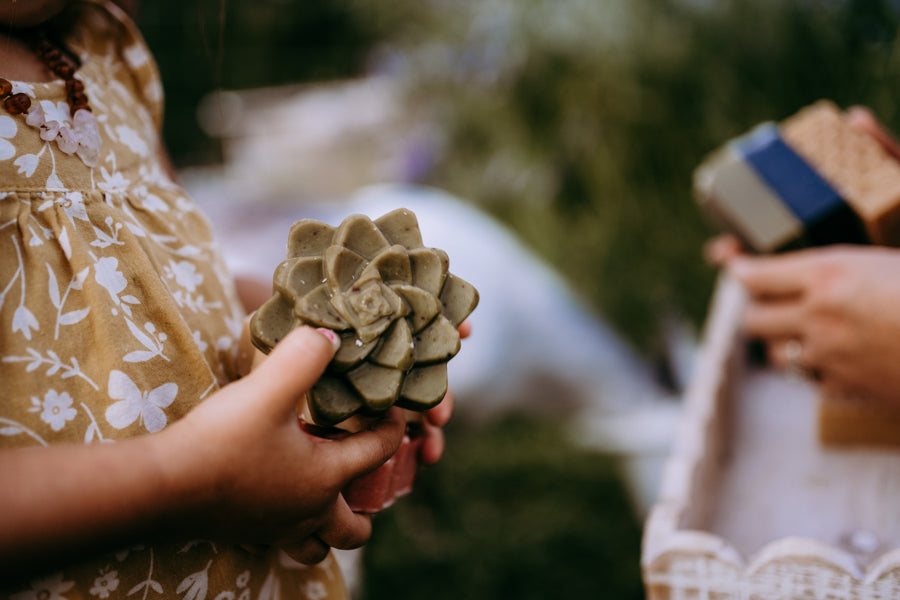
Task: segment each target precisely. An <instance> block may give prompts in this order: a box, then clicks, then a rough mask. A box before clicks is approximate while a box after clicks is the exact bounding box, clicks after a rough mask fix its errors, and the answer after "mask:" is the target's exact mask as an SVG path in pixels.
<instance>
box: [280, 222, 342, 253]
mask: <svg viewBox="0 0 900 600" xmlns="http://www.w3.org/2000/svg"><path fill="white" fill-rule="evenodd" d="M332 238H334V227H332V226H331V225H327V224H325V223H322V222H320V221H316V220H314V219H302V220H300V221H297V222H296V223H294V224H293V225H292V226H291V230H290V233H288V251H287V256H288V258H293V257H295V256H321V255H322V254H323V253H324V252H325V249H326V248H328V246H330V245H331V240H332Z"/></svg>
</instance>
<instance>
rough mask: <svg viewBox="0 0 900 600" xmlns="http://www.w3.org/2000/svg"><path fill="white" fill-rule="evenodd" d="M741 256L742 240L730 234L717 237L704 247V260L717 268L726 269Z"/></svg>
mask: <svg viewBox="0 0 900 600" xmlns="http://www.w3.org/2000/svg"><path fill="white" fill-rule="evenodd" d="M741 254H743V248H742V246H741V242H740V240H738V239H737V238H736V237H735V236H733V235H731V234H729V233H725V234H722V235H717V236H716V237H714V238H712V239H711V240H709V241H708V242H706V244H704V246H703V258H704V259H705V260H706V262H707V263H709V264H711V265H713V266H715V267H724V266H726V265H727V264H728V263H729V262H730V261H731V260H733V259H735V258H737V257H738V256H740V255H741Z"/></svg>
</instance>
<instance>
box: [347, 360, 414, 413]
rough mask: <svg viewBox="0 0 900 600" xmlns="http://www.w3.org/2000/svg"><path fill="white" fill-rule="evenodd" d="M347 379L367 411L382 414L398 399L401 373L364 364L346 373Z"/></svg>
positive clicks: (401, 379) (401, 381)
mask: <svg viewBox="0 0 900 600" xmlns="http://www.w3.org/2000/svg"><path fill="white" fill-rule="evenodd" d="M347 379H348V380H349V381H350V385H352V386H353V387H354V389H355V390H356V392H357V393H358V394H359V395H360V397H362V399H363V404H364V405H365V406H366V408H367V409H368V410H370V411H372V412H383V411H385V410H387V409H389V408H390V407H391V406H393V405H394V403H395V402H396V401H397V398H399V397H400V385H401V384H402V383H403V372H402V371H398V370H397V369H390V368H388V367H382V366H379V365H376V364H373V363H369V362H365V363H363V364H361V365H360V366H359V367H357V368H355V369H353V370H352V371H350V372H348V373H347Z"/></svg>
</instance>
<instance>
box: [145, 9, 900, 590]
mask: <svg viewBox="0 0 900 600" xmlns="http://www.w3.org/2000/svg"><path fill="white" fill-rule="evenodd" d="M898 24H900V2H898V1H896V0H719V1H714V0H392V1H391V2H384V1H378V0H318V1H317V2H293V1H290V0H253V1H252V2H251V1H247V0H231V1H228V2H226V1H225V0H189V1H188V2H184V1H183V0H153V1H152V2H151V1H145V2H143V3H142V5H141V7H140V12H139V25H140V26H141V28H142V30H143V32H144V34H145V36H146V38H147V41H148V43H149V44H150V46H151V48H152V49H153V51H154V52H155V55H156V57H157V60H158V62H159V66H160V70H161V74H162V76H163V81H164V85H165V89H166V95H167V99H168V105H167V115H166V122H165V136H166V139H167V142H168V145H169V148H170V152H171V154H172V158H173V160H174V162H175V164H176V167H177V168H178V169H179V170H180V171H181V173H182V174H183V176H184V179H185V182H186V184H187V185H188V187H189V188H191V189H192V191H194V193H195V195H196V196H197V198H198V200H199V201H200V202H201V203H202V204H203V205H204V207H205V208H207V210H208V211H209V212H210V214H211V216H212V218H213V221H214V223H215V224H216V226H217V227H219V228H220V230H221V233H222V237H223V241H224V243H225V245H226V247H227V248H229V249H230V251H231V252H232V256H233V260H234V264H235V268H236V270H241V269H248V270H251V271H252V270H253V265H247V264H242V263H241V262H240V260H241V257H242V256H243V258H244V259H245V262H246V259H247V256H248V252H249V251H248V248H250V249H253V250H255V249H259V252H260V256H261V257H264V258H261V259H260V260H257V261H256V263H255V268H256V269H257V270H258V271H260V272H263V273H268V274H270V273H271V268H273V267H274V264H277V261H278V260H279V257H278V253H279V252H283V243H282V242H281V241H280V237H279V236H282V235H284V236H286V231H287V227H288V226H289V225H290V223H291V222H293V220H294V219H296V218H301V217H304V216H312V217H314V218H319V217H322V219H323V220H328V219H330V220H331V221H332V222H336V221H339V220H340V218H342V217H343V216H344V215H345V214H349V212H359V211H365V210H368V209H369V208H367V207H371V209H372V210H375V207H379V208H380V207H382V206H389V205H390V204H392V203H394V202H400V201H403V202H409V203H411V204H412V205H415V206H410V207H411V208H413V209H414V210H415V211H416V212H417V214H419V215H420V221H422V225H423V234H425V235H424V237H425V241H426V243H428V244H429V245H435V246H438V247H444V248H445V249H446V250H448V252H449V253H450V256H451V270H452V271H453V272H454V273H456V274H458V275H460V276H462V277H463V278H465V279H469V280H470V281H472V282H473V283H475V284H476V286H477V287H479V289H481V291H482V302H483V304H482V307H480V308H479V309H478V310H477V311H476V313H475V315H473V323H474V325H475V332H474V334H473V337H472V338H471V339H470V340H467V341H466V342H465V343H464V347H463V351H462V352H461V354H460V356H459V357H458V358H456V359H454V363H455V362H456V361H461V364H462V366H461V367H460V372H459V376H458V379H453V380H452V381H451V384H452V385H454V386H456V387H457V396H458V404H459V407H460V410H459V411H458V412H459V418H457V419H456V420H454V422H453V423H452V424H451V426H450V427H448V431H447V433H448V437H449V438H450V439H449V447H448V452H447V455H446V458H445V460H444V461H442V462H441V463H440V464H439V465H438V466H436V467H433V468H430V469H428V470H426V471H424V472H423V473H422V474H421V477H420V479H419V483H418V486H417V488H416V490H415V491H414V493H413V494H412V495H411V496H410V497H408V498H405V499H403V500H402V501H401V502H399V503H398V504H397V505H396V506H395V507H393V508H392V509H391V510H389V511H387V512H386V513H384V514H382V515H379V517H378V518H377V519H376V520H375V534H374V536H373V540H372V542H371V543H370V544H369V545H368V546H367V548H366V550H365V552H364V553H363V555H362V557H361V558H359V560H360V561H361V564H360V565H359V568H360V572H359V573H358V574H356V575H354V582H355V583H354V585H355V594H356V596H357V597H358V598H360V599H372V598H386V597H392V598H407V597H408V598H422V597H430V598H433V599H435V600H436V599H440V598H459V597H464V598H499V597H503V598H505V597H511V598H512V597H515V598H547V597H559V596H569V597H596V598H640V597H642V596H643V590H642V586H641V582H640V570H639V563H638V559H639V552H640V530H641V521H642V519H643V516H644V514H645V512H646V509H647V507H648V504H649V503H650V502H652V493H653V477H654V476H655V474H656V473H658V466H659V462H660V461H661V459H662V457H664V455H665V449H666V446H667V443H668V439H669V437H670V436H671V433H672V431H673V428H674V419H675V418H677V407H678V394H679V392H680V391H681V389H682V388H683V386H684V384H685V382H686V379H687V378H688V377H689V374H690V357H691V353H692V350H693V347H694V346H693V345H694V343H695V340H696V338H697V336H698V335H699V333H698V332H699V331H700V329H701V327H702V323H703V319H704V316H705V314H706V310H707V308H708V304H709V301H710V294H711V291H712V289H713V285H714V281H715V273H714V271H713V270H712V269H710V268H709V267H707V266H706V265H705V264H704V263H703V260H702V257H701V247H702V244H703V242H704V240H705V239H707V238H708V237H709V236H710V235H711V234H712V229H711V228H710V227H709V226H708V224H707V223H706V222H705V221H704V220H703V218H702V217H701V215H700V214H699V213H698V211H697V210H696V208H695V205H694V203H693V200H692V196H691V174H692V171H693V169H694V168H695V167H696V166H697V165H698V163H699V162H700V161H701V160H702V159H703V158H704V156H705V155H706V154H707V153H709V152H710V151H711V150H713V149H714V148H715V147H716V146H718V145H720V144H721V143H722V142H724V141H725V140H727V139H729V138H731V137H734V136H736V135H739V134H741V133H744V132H745V131H747V130H748V129H750V128H751V127H753V126H754V125H756V124H757V123H759V122H761V121H766V120H780V119H782V118H784V117H787V116H789V115H791V114H792V113H794V112H796V111H797V110H798V109H799V108H801V107H802V106H804V105H806V104H809V103H811V102H813V101H814V100H817V99H819V98H830V99H832V100H834V101H835V102H836V103H838V104H839V105H841V106H843V107H847V106H850V105H853V104H865V105H868V106H870V107H871V108H872V109H874V111H875V112H876V114H878V115H879V116H880V117H881V119H882V120H883V121H884V122H885V123H886V124H887V125H888V126H890V127H892V128H893V129H894V130H900V113H898V107H897V103H896V100H895V98H896V94H897V90H898V89H900V87H898V83H900V56H898V55H897V52H896V51H895V47H896V35H897V31H898ZM385 182H389V183H401V184H404V186H402V187H396V186H395V187H387V188H385V187H383V186H382V187H379V188H371V187H369V186H371V185H372V184H383V183H385ZM412 184H414V185H415V186H428V187H426V188H420V187H412ZM361 190H362V192H361ZM434 190H440V191H441V192H440V193H438V192H435V191H434ZM351 209H352V210H351ZM373 216H378V215H373ZM335 220H336V221H335ZM273 227H274V228H275V230H280V231H283V234H281V233H276V234H275V237H276V238H278V239H277V243H274V246H273V248H274V249H270V248H268V247H265V248H263V247H262V246H263V242H262V241H261V240H265V239H266V237H265V232H267V231H271V230H272V228H273ZM426 229H428V230H429V231H426ZM248 230H252V232H253V233H254V235H257V237H256V238H254V237H253V236H245V237H241V234H242V232H244V233H246V232H247V231H248ZM261 232H262V233H261ZM432 232H433V233H432ZM259 235H263V236H264V237H262V238H260V237H259ZM442 235H443V236H444V237H441V236H442ZM435 238H440V243H438V242H435V241H433V240H434V239H435ZM457 247H458V248H459V249H457ZM250 255H251V256H252V252H251V253H250ZM457 256H460V257H461V258H460V259H459V260H457ZM273 262H274V264H271V263H273ZM260 263H263V264H260ZM485 265H487V267H490V266H491V265H493V267H494V271H490V270H489V269H488V270H487V271H486V272H482V271H481V270H479V269H481V268H485V269H487V267H485ZM266 276H268V275H266ZM482 281H483V283H482ZM482 313H483V314H482ZM495 315H503V318H504V319H505V320H504V321H503V326H502V327H501V326H499V325H497V324H496V321H495V320H491V319H490V318H489V317H491V316H495ZM479 316H481V317H482V321H480V322H479V321H477V318H478V317H479ZM551 316H552V318H553V320H551V319H550V317H551ZM523 331H524V333H523ZM513 332H514V333H513ZM479 336H481V340H482V341H478V340H479ZM529 336H530V337H529ZM467 352H469V353H470V355H471V358H469V359H467V358H466V354H467ZM467 360H468V362H465V361H467ZM456 381H459V382H461V383H460V384H459V385H457V383H456ZM631 405H634V406H638V407H639V408H641V409H642V410H635V411H629V410H625V409H626V408H628V407H629V406H631ZM598 407H599V408H598ZM643 409H646V410H643ZM573 415H576V416H577V417H576V418H575V419H574V420H575V421H576V422H577V424H580V425H582V427H580V428H579V427H577V426H573ZM585 415H588V416H587V417H586V418H582V417H584V416H585ZM620 417H621V418H620ZM586 423H587V424H590V425H591V426H590V427H587V428H585V427H584V425H585V424H586ZM648 458H649V459H652V460H649V462H648V460H644V459H648Z"/></svg>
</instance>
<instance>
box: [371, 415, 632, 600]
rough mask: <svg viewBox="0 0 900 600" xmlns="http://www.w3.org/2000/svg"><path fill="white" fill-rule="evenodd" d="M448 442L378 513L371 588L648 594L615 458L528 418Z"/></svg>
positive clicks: (413, 597)
mask: <svg viewBox="0 0 900 600" xmlns="http://www.w3.org/2000/svg"><path fill="white" fill-rule="evenodd" d="M447 433H448V444H447V452H446V455H445V457H444V458H443V459H442V461H441V463H440V464H439V465H438V466H437V467H434V468H431V469H426V470H423V471H420V473H419V477H418V479H417V481H416V488H415V490H414V491H413V493H412V494H411V495H410V496H407V497H405V498H402V499H400V500H399V501H398V502H397V503H396V504H394V506H392V507H391V508H390V509H389V510H387V511H385V512H383V513H381V514H379V515H377V516H376V517H375V521H374V526H375V535H373V537H372V540H371V541H370V542H369V544H368V545H367V547H366V552H365V553H364V554H363V556H364V561H365V563H364V564H365V568H364V576H363V582H364V585H363V593H362V595H361V596H362V598H363V600H377V599H381V598H391V599H392V600H406V599H408V600H420V599H421V598H429V599H430V600H444V599H446V600H456V599H458V598H470V599H474V598H492V599H494V598H516V599H517V600H545V599H548V598H601V599H602V598H610V599H613V598H614V599H616V600H633V599H638V598H641V597H643V590H642V588H641V579H640V568H639V564H640V563H639V558H640V543H639V541H640V526H639V524H638V522H637V520H636V518H635V517H634V516H633V514H632V512H631V507H630V505H629V503H628V499H627V497H626V495H625V492H624V490H623V488H622V485H621V481H620V479H619V475H618V471H617V469H616V466H615V463H614V462H613V460H611V459H610V458H608V457H603V456H599V455H597V454H594V453H591V452H587V451H584V450H580V449H578V448H577V447H574V446H573V445H572V444H571V443H569V442H567V441H566V436H565V434H564V431H563V430H562V429H556V428H554V427H552V426H550V427H548V424H547V423H546V421H545V422H542V423H538V422H534V421H528V420H522V419H510V420H506V421H502V422H498V423H493V424H491V425H485V426H478V427H471V426H470V427H459V426H458V425H457V424H454V425H452V426H450V427H448V429H447Z"/></svg>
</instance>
